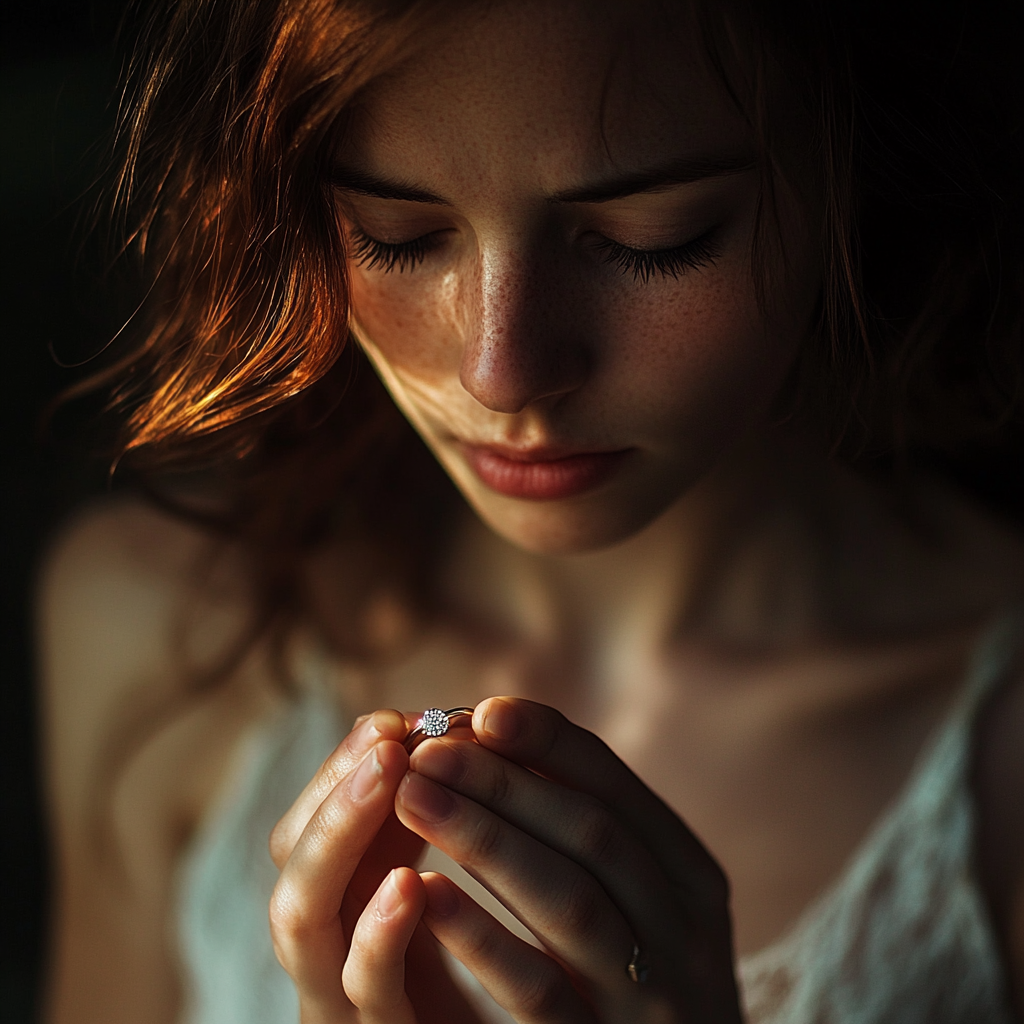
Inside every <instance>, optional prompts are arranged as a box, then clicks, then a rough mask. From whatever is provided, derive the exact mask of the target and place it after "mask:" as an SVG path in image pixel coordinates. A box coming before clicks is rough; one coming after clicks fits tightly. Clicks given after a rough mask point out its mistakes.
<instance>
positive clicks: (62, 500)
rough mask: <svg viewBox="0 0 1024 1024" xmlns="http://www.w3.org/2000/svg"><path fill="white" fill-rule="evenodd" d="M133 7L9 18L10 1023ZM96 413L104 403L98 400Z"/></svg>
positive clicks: (4, 636) (41, 855)
mask: <svg viewBox="0 0 1024 1024" xmlns="http://www.w3.org/2000/svg"><path fill="white" fill-rule="evenodd" d="M123 7H124V2H123V0H21V2H19V0H7V2H6V3H4V4H3V5H2V8H3V10H2V13H0V133H2V134H0V154H2V155H0V254H2V255H0V261H2V262H0V344H2V349H0V351H2V359H3V362H2V364H0V365H2V370H0V387H2V402H0V413H2V416H3V421H2V424H3V425H2V431H3V433H2V437H3V438H4V443H3V444H2V445H0V458H2V460H3V463H2V466H0V481H2V492H0V493H2V506H0V509H2V519H0V528H2V538H3V542H2V545H0V558H2V564H0V585H2V602H3V604H2V622H0V645H2V646H0V1024H8V1022H9V1024H26V1022H29V1021H34V1020H35V1019H36V1015H37V1000H38V991H39V978H40V965H41V961H42V954H43V943H44V937H45V920H46V914H45V908H46V903H47V874H48V862H47V853H46V849H47V844H46V842H45V838H44V828H43V823H42V815H41V813H40V811H39V795H40V780H39V774H38V771H37V756H38V755H37V743H36V728H37V723H36V714H35V708H34V698H33V691H32V685H31V679H32V656H31V642H30V635H31V629H30V619H31V610H30V608H31V605H30V601H29V597H28V595H29V593H30V589H31V580H32V575H33V570H34V566H35V564H36V563H37V561H38V558H39V554H40V551H41V550H42V548H43V545H44V544H45V540H46V538H47V537H48V536H49V535H50V534H51V533H52V531H53V530H54V528H55V527H56V525H57V524H58V523H59V522H60V520H61V519H62V517H63V516H65V515H66V514H67V513H68V511H69V510H70V509H71V508H73V507H74V506H75V505H76V504H77V503H79V502H80V501H82V500H85V499H86V498H87V497H88V496H89V495H90V494H94V493H98V492H100V491H101V490H102V489H103V487H104V486H105V473H104V471H103V466H102V462H101V460H99V459H98V458H95V457H90V456H91V455H92V453H93V452H94V451H95V450H96V448H97V443H98V442H97V440H96V438H95V436H94V433H93V432H91V431H90V429H88V424H90V423H91V422H92V420H93V419H94V418H95V410H94V408H91V407H90V403H89V402H85V403H78V404H77V405H75V406H73V407H71V408H69V409H65V410H63V411H62V412H61V413H60V414H59V415H58V417H57V418H56V420H55V422H54V424H53V426H52V427H51V428H50V430H49V431H48V432H47V434H46V435H45V437H41V436H40V430H39V427H38V421H39V418H40V413H41V410H42V408H43V406H44V405H45V404H46V402H47V401H48V400H49V399H50V398H52V397H53V396H54V395H55V394H57V393H58V392H59V391H60V390H61V389H62V388H64V387H65V386H67V385H68V384H69V383H71V382H72V381H74V380H76V379H79V378H80V377H81V376H82V373H83V371H82V370H81V369H79V370H72V369H62V368H61V367H60V366H58V364H57V362H55V360H54V358H53V356H52V355H51V350H52V351H54V352H56V353H57V354H58V355H59V356H60V357H61V358H63V360H64V361H80V360H81V359H83V358H84V357H85V356H86V355H87V354H89V353H90V352H95V351H96V350H97V349H98V348H99V347H100V346H101V345H102V344H103V341H104V340H105V339H106V338H108V337H109V336H110V333H111V330H112V328H113V325H114V323H115V321H116V318H117V314H116V312H115V311H114V309H113V308H112V305H113V303H112V302H111V300H109V299H107V298H103V297H101V296H102V295H103V294H104V293H102V292H101V291H100V289H99V288H98V286H97V282H98V279H99V276H100V273H101V270H102V267H101V266H100V261H99V260H98V259H97V256H96V252H95V248H96V247H94V246H90V245H89V244H88V243H85V242H83V241H82V238H83V235H84V232H83V231H82V230H80V229H79V228H78V227H77V225H78V224H79V223H80V222H81V221H82V219H83V217H84V216H85V213H86V210H87V208H88V206H89V203H90V197H91V194H92V193H91V192H90V186H91V185H92V184H93V183H94V181H95V178H96V175H97V173H98V171H99V169H100V167H101V166H102V162H103V154H104V151H105V145H104V143H105V140H106V139H108V138H109V134H110V128H111V125H112V122H113V107H112V106H111V102H110V101H111V99H112V97H113V95H114V93H115V84H116V81H117V77H118V73H119V68H120V57H119V56H118V51H117V48H116V47H115V43H114V41H115V35H116V30H117V26H118V23H119V22H120V20H121V13H122V9H123ZM92 405H93V406H95V402H93V403H92Z"/></svg>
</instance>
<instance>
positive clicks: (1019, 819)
mask: <svg viewBox="0 0 1024 1024" xmlns="http://www.w3.org/2000/svg"><path fill="white" fill-rule="evenodd" d="M973 782H974V792H975V797H976V801H977V809H978V833H977V850H976V852H977V858H978V870H979V873H980V876H981V882H982V886H983V888H984V890H985V893H986V895H987V897H988V903H989V907H990V911H991V915H992V920H993V923H994V925H995V928H996V932H997V935H998V937H999V939H1000V943H1001V945H1002V948H1003V954H1004V958H1005V960H1006V963H1007V966H1008V968H1009V973H1010V984H1011V989H1012V996H1013V1001H1014V1006H1015V1009H1016V1011H1017V1014H1018V1016H1020V1017H1021V1018H1022V1019H1024V663H1022V661H1021V660H1020V659H1019V660H1018V664H1017V667H1016V672H1015V675H1014V677H1013V678H1012V679H1011V680H1010V681H1009V682H1008V683H1007V684H1006V685H1004V686H1002V687H1001V688H1000V690H999V691H998V692H997V693H996V694H995V696H994V697H993V699H992V700H991V701H990V702H989V704H988V705H987V706H986V707H985V708H984V709H983V711H982V714H981V717H980V719H979V721H978V726H977V732H976V754H975V759H974V779H973Z"/></svg>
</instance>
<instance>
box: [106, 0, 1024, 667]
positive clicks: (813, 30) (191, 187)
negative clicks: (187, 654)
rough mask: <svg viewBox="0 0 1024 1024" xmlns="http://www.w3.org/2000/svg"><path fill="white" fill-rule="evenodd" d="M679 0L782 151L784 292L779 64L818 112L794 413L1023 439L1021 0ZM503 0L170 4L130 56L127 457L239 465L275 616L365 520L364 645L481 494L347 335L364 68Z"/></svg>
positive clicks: (824, 423)
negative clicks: (806, 333) (340, 153)
mask: <svg viewBox="0 0 1024 1024" xmlns="http://www.w3.org/2000/svg"><path fill="white" fill-rule="evenodd" d="M150 2H151V0H147V3H150ZM675 6H678V7H679V8H680V9H685V11H686V12H688V14H689V15H690V16H692V18H693V21H692V25H693V26H695V28H696V29H697V30H698V31H699V32H700V33H701V36H702V39H703V41H704V44H705V46H706V49H707V52H708V56H709V59H710V61H711V63H712V66H713V67H714V68H716V69H717V71H718V73H719V74H720V75H721V76H722V79H723V81H724V82H725V84H726V85H727V87H728V89H729V90H730V93H731V95H732V96H733V99H734V101H735V102H736V104H737V105H738V107H739V108H740V110H741V111H742V113H743V114H744V116H745V117H746V118H747V119H748V121H749V123H750V126H751V130H752V134H753V137H754V138H755V139H756V141H757V145H758V147H759V150H760V154H759V155H760V162H761V167H762V211H763V217H762V218H761V223H762V230H761V231H760V232H759V236H758V238H759V244H757V245H755V246H754V256H753V258H754V260H755V262H757V264H758V266H757V267H756V268H755V269H756V270H757V271H758V274H759V280H760V281H761V282H762V290H763V291H765V292H770V287H771V285H770V262H771V260H772V259H774V258H782V257H780V256H778V254H774V255H773V253H774V250H773V249H772V246H771V209H772V206H771V194H772V182H773V180H774V177H775V175H776V174H777V173H780V163H779V158H778V154H777V152H776V149H777V147H776V145H775V137H774V133H773V128H772V125H773V110H772V106H771V95H770V89H769V88H768V84H767V83H768V81H769V78H770V77H771V74H772V73H774V72H773V70H772V69H781V70H782V73H783V75H784V76H785V77H786V78H787V79H788V81H789V82H790V83H791V84H793V85H794V86H795V87H796V90H797V94H798V96H799V98H800V101H801V102H802V103H803V104H804V106H805V107H806V110H807V112H808V114H809V117H808V123H809V124H810V126H811V127H810V130H811V134H812V138H811V139H810V140H809V141H810V146H809V149H808V152H809V153H810V154H811V159H812V161H813V162H814V164H815V166H814V168H813V171H814V178H815V180H816V181H817V183H818V187H819V189H820V198H821V211H822V213H821V247H822V252H823V254H824V282H823V285H822V291H821V297H820V301H819V316H818V321H817V326H816V329H815V330H814V331H813V332H812V335H811V336H810V337H809V338H808V339H807V340H806V343H805V345H804V346H803V350H802V353H801V355H800V357H799V359H798V361H797V364H796V366H795V368H794V370H793V374H792V379H791V382H790V385H791V386H790V387H789V388H788V390H787V395H788V403H789V404H788V405H787V407H786V410H785V412H786V414H787V415H791V416H794V417H802V418H805V419H806V420H807V422H809V423H812V424H814V429H816V430H818V431H819V432H820V436H821V437H822V438H823V439H825V440H826V442H827V443H828V445H829V446H830V447H831V448H832V449H833V450H834V451H835V452H837V453H839V454H840V455H841V456H843V457H845V458H848V459H851V460H853V461H856V460H858V459H861V460H864V459H872V460H876V461H877V460H878V459H879V458H881V459H892V458H893V457H897V456H899V457H914V455H915V453H921V452H924V453H928V452H937V453H944V454H952V455H956V454H958V453H962V452H964V451H966V450H968V449H969V448H970V447H971V446H976V445H978V444H990V443H992V444H995V443H997V442H998V441H999V440H1000V438H1002V437H1003V436H1004V435H1005V434H1006V432H1007V430H1010V429H1014V428H1015V427H1016V425H1017V424H1018V422H1019V418H1020V407H1021V397H1022V387H1021V384H1022V350H1021V329H1022V315H1021V314H1022V310H1021V303H1022V296H1024V254H1022V237H1024V235H1022V228H1024V204H1022V185H1021V183H1022V182H1024V134H1022V130H1021V118H1022V114H1024V102H1022V99H1024V74H1022V71H1021V62H1020V61H1019V59H1018V56H1017V54H1016V53H1015V52H1013V51H1014V43H1015V41H1016V39H1017V34H1016V32H1015V31H1014V28H1013V19H1012V17H1011V15H1012V13H1013V12H1012V11H1010V10H1009V8H1010V6H1011V5H1009V4H1003V3H1000V2H998V0H958V2H943V0H932V2H929V3H927V4H926V3H921V2H916V0H885V2H880V0H866V2H861V3H853V2H843V0H776V2H772V3H759V2H756V0H727V2H726V0H723V2H713V0H708V2H702V0H679V3H678V5H674V4H673V3H671V2H670V0H661V2H660V3H659V2H657V0H651V8H652V10H654V9H660V10H662V11H668V12H669V13H670V14H672V13H673V10H672V9H673V8H674V7H675ZM483 8H486V4H483V3H472V2H470V0H463V2H461V3H458V4H456V3H452V2H442V0H165V2H163V3H160V4H154V5H153V12H152V13H151V14H150V15H149V16H148V21H147V25H146V28H145V29H144V31H143V32H142V34H141V37H140V42H139V46H138V50H137V53H136V56H135V58H134V60H133V61H132V63H131V65H130V68H129V78H128V85H127V89H126V93H125V97H126V98H125V102H124V105H123V112H122V120H121V128H120V132H119V136H118V139H119V149H118V154H119V155H118V164H117V174H116V176H115V181H114V184H113V186H112V188H111V192H110V195H111V202H112V207H111V211H112V212H111V214H110V220H111V222H112V223H114V224H115V225H117V226H118V229H119V230H120V231H121V232H122V233H123V238H124V251H125V253H126V255H127V256H128V257H129V258H131V259H134V260H136V261H137V264H138V265H139V266H140V267H141V268H142V272H143V276H144V277H145V279H146V281H147V287H148V290H147V296H146V300H145V302H144V303H143V305H142V306H141V308H140V311H139V312H138V314H137V315H136V317H135V318H134V320H133V322H132V323H131V324H130V325H129V330H128V333H127V335H126V336H127V337H128V338H129V339H130V343H129V344H128V346H127V348H125V349H124V350H123V351H122V352H121V354H120V356H119V358H118V359H117V360H116V361H115V362H114V363H113V364H112V365H111V366H110V367H109V368H108V369H106V370H104V371H103V372H102V373H101V374H99V375H97V376H96V377H94V378H93V379H92V381H91V382H90V386H93V387H95V386H96V385H97V384H102V385H103V386H105V387H108V388H109V389H110V394H111V402H112V405H113V406H114V407H116V408H117V409H118V410H120V411H121V415H122V417H123V424H124V426H123V431H122V435H121V442H120V446H119V451H118V458H119V459H121V460H123V461H125V462H126V463H128V464H131V465H134V466H136V467H138V468H139V469H140V470H144V471H145V472H147V473H148V474H149V475H150V478H151V479H156V478H158V477H159V473H160V472H161V471H164V470H167V469H168V468H171V467H178V468H180V467H194V466H210V465H220V466H224V465H229V466H230V467H231V472H230V474H228V475H227V476H226V477H223V479H227V480H228V481H229V484H230V486H228V487H226V489H225V492H224V501H223V502H222V503H221V504H219V505H217V507H216V510H215V512H208V513H205V514H206V515H207V518H208V519H209V521H210V522H211V524H212V525H216V526H217V527H218V528H219V529H221V530H223V531H224V532H226V533H228V534H230V535H232V536H234V537H236V538H239V539H240V540H241V541H242V542H243V544H244V545H246V546H247V547H248V548H249V549H250V551H251V552H252V554H253V563H254V565H255V566H257V567H258V573H259V575H258V579H259V580H260V583H259V586H260V589H261V593H262V595H263V598H264V603H265V607H266V609H268V615H269V614H271V612H273V614H279V613H281V612H282V610H283V609H291V611H292V613H294V612H295V610H296V609H300V608H301V607H302V606H303V602H304V600H305V599H304V597H303V592H302V584H301V582H300V574H299V573H298V572H297V571H296V566H297V565H298V564H299V563H300V562H301V560H302V557H303V554H304V553H306V552H309V551H311V550H313V549H315V548H316V546H317V545H319V544H323V543H324V542H325V541H326V540H327V539H329V538H335V539H337V538H339V537H345V536H347V537H351V538H356V539H358V546H359V549H360V551H362V552H363V555H362V556H361V557H360V558H359V559H357V562H358V564H360V565H363V566H365V573H364V574H363V575H359V574H358V573H357V574H356V579H355V583H354V585H353V588H352V589H353V594H355V595H356V596H355V597H353V604H352V609H351V611H352V614H351V618H350V620H349V621H350V622H351V624H352V629H351V631H350V633H349V634H348V635H347V636H346V637H341V638H340V640H338V642H339V643H342V644H343V645H345V644H350V645H351V646H352V647H353V648H358V647H359V646H360V643H361V641H360V639H359V638H360V635H361V634H360V628H359V627H358V623H359V622H361V621H362V620H361V619H360V608H361V607H362V605H364V604H365V601H366V600H367V595H369V594H371V593H376V592H378V590H379V588H381V587H392V588H395V589H396V590H397V591H400V592H401V593H402V594H403V595H404V596H405V597H406V598H409V599H410V600H412V601H413V602H414V603H416V604H418V605H419V606H421V607H427V606H428V605H429V603H430V600H431V586H432V580H433V578H434V575H435V572H434V570H435V567H436V562H437V558H438V557H439V552H440V551H442V550H443V536H444V532H445V530H446V528H447V524H448V523H450V521H451V509H452V507H453V503H454V502H456V501H457V498H456V497H455V495H454V492H453V490H452V488H451V487H450V486H449V484H448V483H447V481H446V479H445V478H444V476H443V474H442V473H441V471H440V470H439V469H438V468H437V467H436V466H435V465H434V463H433V460H432V459H431V458H430V457H429V455H427V453H426V452H425V449H423V447H422V445H421V444H420V443H419V442H418V439H417V438H416V437H415V436H414V434H413V432H412V430H411V428H410V427H409V426H408V425H407V424H406V423H405V421H404V420H403V418H402V417H401V416H400V415H399V414H398V412H397V411H396V409H395V408H394V406H393V404H392V403H391V402H390V399H389V398H388V396H387V395H386V393H385V392H384V390H383V388H382V387H381V385H380V384H379V382H378V381H377V380H376V378H375V377H374V375H373V374H372V372H370V371H369V370H368V369H367V365H366V363H365V359H364V358H363V357H362V355H361V354H360V352H359V351H358V348H357V347H356V346H355V345H353V344H352V342H351V339H350V336H349V326H348V315H349V310H348V301H347V280H346V263H345V251H344V243H343V238H342V235H341V232H340V229H339V226H338V221H337V214H336V210H335V204H334V197H333V195H332V189H331V183H330V175H329V169H330V161H331V158H332V155H333V154H334V153H335V151H336V148H337V146H338V144H339V140H340V139H342V137H343V129H344V124H345V112H346V110H347V109H349V108H350V106H351V104H352V103H353V102H354V101H357V100H358V96H359V93H360V90H362V89H363V88H364V87H365V86H366V85H367V84H368V83H370V82H372V81H373V80H374V79H375V78H376V77H377V76H379V75H381V74H382V73H384V72H386V71H387V70H389V69H391V68H394V67H395V66H396V65H397V64H399V63H400V62H401V61H402V60H403V59H405V58H406V57H408V56H409V55H411V54H412V53H414V52H415V50H416V48H417V47H423V46H428V45H430V43H431V40H433V39H437V38H438V37H439V34H440V33H443V32H445V31H449V30H451V28H452V26H453V25H454V24H455V23H456V21H457V19H458V18H459V17H467V16H472V13H473V11H474V10H475V9H483ZM768 297H769V298H770V296H768ZM154 474H155V476H154ZM411 494H415V495H416V498H415V500H412V498H411V497H410V495H411ZM193 513H194V514H198V513H197V512H195V510H194V509H193Z"/></svg>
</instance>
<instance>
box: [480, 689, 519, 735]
mask: <svg viewBox="0 0 1024 1024" xmlns="http://www.w3.org/2000/svg"><path fill="white" fill-rule="evenodd" d="M483 729H484V732H485V733H487V735H488V736H493V737H494V739H496V740H501V741H502V742H504V743H510V742H511V741H512V740H514V739H518V737H519V734H520V733H521V732H522V731H523V716H522V714H521V713H520V712H519V710H518V709H517V708H515V707H513V706H512V705H511V704H509V703H508V702H507V701H504V700H492V701H490V702H489V703H488V705H487V708H486V709H485V710H484V720H483Z"/></svg>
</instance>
